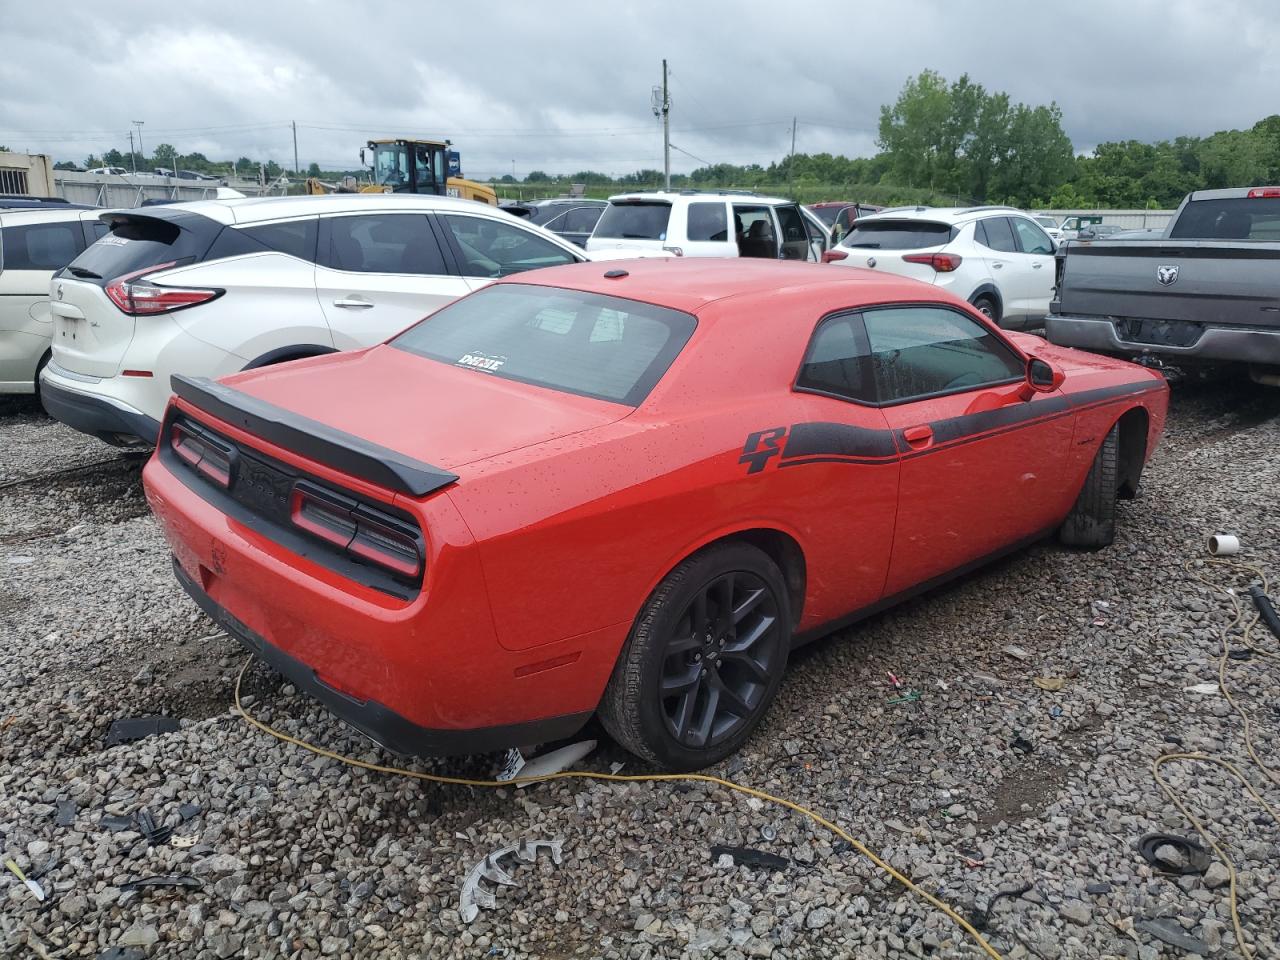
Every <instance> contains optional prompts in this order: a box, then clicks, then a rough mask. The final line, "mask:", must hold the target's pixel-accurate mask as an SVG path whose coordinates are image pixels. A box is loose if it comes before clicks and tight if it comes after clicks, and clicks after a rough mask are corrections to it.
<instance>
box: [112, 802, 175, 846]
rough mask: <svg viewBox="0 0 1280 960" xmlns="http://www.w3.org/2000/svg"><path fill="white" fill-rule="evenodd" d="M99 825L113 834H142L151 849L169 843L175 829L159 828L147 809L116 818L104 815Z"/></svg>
mask: <svg viewBox="0 0 1280 960" xmlns="http://www.w3.org/2000/svg"><path fill="white" fill-rule="evenodd" d="M98 825H99V826H100V827H102V828H103V829H104V830H109V831H111V832H112V833H121V832H122V831H125V830H131V831H133V832H134V833H140V834H142V838H143V839H144V840H146V841H147V845H148V846H151V847H154V846H158V845H159V844H162V843H168V842H169V838H170V837H172V836H173V827H165V826H157V825H156V822H155V818H153V817H152V816H151V811H149V810H145V809H143V810H135V811H134V812H133V813H131V814H130V815H129V816H114V815H112V814H109V813H104V814H103V815H102V816H101V817H100V818H99V819H98Z"/></svg>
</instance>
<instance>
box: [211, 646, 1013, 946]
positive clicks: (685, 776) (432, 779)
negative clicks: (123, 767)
mask: <svg viewBox="0 0 1280 960" xmlns="http://www.w3.org/2000/svg"><path fill="white" fill-rule="evenodd" d="M251 663H253V657H249V658H248V659H247V660H246V661H245V662H244V666H242V667H241V668H240V672H239V674H237V675H236V690H235V693H236V709H237V710H239V711H240V715H241V716H242V717H244V718H245V720H247V721H248V722H249V723H250V724H251V725H252V726H254V727H257V728H258V729H259V730H261V731H262V732H263V733H266V734H269V735H270V736H273V737H275V738H276V739H277V740H282V741H284V742H285V743H291V744H293V745H294V746H295V747H301V748H302V749H304V750H310V751H311V752H312V753H314V754H317V755H318V756H321V757H328V758H329V759H330V760H337V761H338V762H339V763H345V764H347V765H348V766H351V767H359V768H360V769H362V770H371V771H373V772H374V773H389V774H394V775H398V776H404V777H413V778H414V779H415V780H426V781H428V782H429V783H442V784H450V785H452V786H458V787H488V788H493V789H501V788H504V787H514V786H515V785H516V784H519V783H541V782H544V781H548V780H604V781H608V782H611V783H675V782H683V783H710V784H714V785H715V786H718V787H723V788H724V789H726V790H730V791H732V792H734V793H740V794H743V795H745V796H748V797H756V798H757V799H759V800H764V801H766V802H767V803H776V804H777V805H778V806H780V807H786V808H787V809H788V810H794V811H795V812H796V813H798V814H800V815H801V816H805V817H808V818H809V819H810V820H812V821H813V822H814V823H816V824H817V825H818V826H820V827H823V828H824V829H826V830H829V831H831V832H832V833H834V834H835V835H836V836H837V837H839V838H840V839H841V840H844V841H845V842H846V843H848V844H849V845H850V846H852V847H853V848H854V849H855V850H857V851H858V852H859V853H861V854H862V855H863V856H864V857H866V858H867V859H868V860H870V861H871V862H872V863H874V864H875V865H876V866H877V867H879V868H880V869H881V870H883V871H884V872H885V873H887V874H888V875H889V876H891V877H893V879H895V880H897V881H898V882H899V883H900V884H902V885H903V886H904V887H906V888H907V889H908V890H909V891H911V892H912V893H914V894H915V895H916V896H918V897H920V898H921V899H922V900H925V901H926V902H928V903H931V904H933V905H934V906H935V907H937V908H938V909H939V910H941V911H942V912H943V913H945V914H946V915H947V916H948V917H950V918H951V919H952V920H954V921H955V922H956V923H957V924H958V925H959V926H960V927H961V929H963V930H964V932H965V933H967V934H968V935H969V936H970V937H972V938H973V939H974V941H975V942H976V943H977V944H978V946H979V947H981V948H982V949H983V951H984V952H985V953H986V954H987V956H989V957H991V958H993V960H1003V957H1002V956H1001V955H1000V954H999V953H997V952H996V951H995V949H994V948H993V947H992V946H991V944H989V943H987V941H986V939H985V938H984V937H983V936H982V934H980V933H979V932H978V931H977V930H976V929H975V928H974V926H973V924H971V923H969V921H968V920H966V919H965V918H964V917H962V916H960V914H958V913H956V911H955V910H953V909H952V908H951V907H949V906H947V904H945V903H943V902H942V901H941V900H939V899H938V898H937V897H935V896H934V895H933V894H931V893H929V892H928V891H926V890H922V889H921V888H920V887H918V886H916V884H914V883H912V882H911V880H909V879H908V878H907V877H905V876H903V875H902V874H901V873H899V872H898V871H897V870H895V869H894V868H893V867H891V866H889V864H887V863H885V862H884V861H883V860H882V859H880V857H878V856H876V855H875V854H874V853H872V852H871V850H870V849H868V848H867V846H866V845H865V844H863V843H861V842H860V841H859V840H858V839H857V838H855V837H854V836H852V835H851V834H849V833H847V832H846V831H845V830H842V829H841V828H840V827H838V826H836V825H835V824H834V823H832V822H831V821H830V820H828V819H827V818H826V817H824V816H822V814H820V813H815V812H814V811H813V810H810V809H809V808H808V807H805V806H801V805H800V804H798V803H795V802H794V801H791V800H786V799H784V798H782V797H777V796H774V795H773V794H771V793H765V792H764V791H763V790H757V789H755V788H754V787H748V786H744V785H743V784H740V783H734V782H733V781H732V780H725V779H723V778H721V777H713V776H710V775H708V774H705V773H642V774H624V773H591V772H587V771H576V770H565V771H562V772H560V773H551V774H548V775H546V776H544V777H515V778H514V779H512V780H506V781H503V780H471V779H469V778H466V777H446V776H441V775H439V774H434V773H421V772H419V771H417V770H405V769H404V768H402V767H385V766H382V765H380V764H376V763H369V762H367V761H365V760H357V759H355V758H354V757H347V756H343V755H342V754H340V753H335V752H334V751H332V750H326V749H325V748H324V747H320V746H316V745H315V744H314V743H308V742H307V741H306V740H300V739H298V738H297V737H293V736H290V735H289V734H287V733H284V732H282V731H280V730H276V729H275V728H274V727H270V726H268V725H267V724H265V723H263V722H262V721H261V720H259V719H257V718H256V717H253V716H250V715H249V712H248V711H247V710H245V708H244V705H243V704H241V702H240V681H241V679H242V678H243V677H244V672H245V670H246V669H247V668H248V666H249V664H251Z"/></svg>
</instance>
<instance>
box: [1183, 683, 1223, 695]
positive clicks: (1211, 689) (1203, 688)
mask: <svg viewBox="0 0 1280 960" xmlns="http://www.w3.org/2000/svg"><path fill="white" fill-rule="evenodd" d="M1182 692H1183V693H1206V694H1207V693H1217V692H1218V685H1217V684H1216V683H1197V684H1195V685H1193V686H1190V687H1183V688H1182Z"/></svg>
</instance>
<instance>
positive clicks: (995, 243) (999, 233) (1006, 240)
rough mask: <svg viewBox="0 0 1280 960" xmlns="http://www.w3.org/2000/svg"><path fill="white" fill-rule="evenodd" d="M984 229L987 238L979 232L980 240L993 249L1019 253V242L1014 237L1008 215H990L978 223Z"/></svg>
mask: <svg viewBox="0 0 1280 960" xmlns="http://www.w3.org/2000/svg"><path fill="white" fill-rule="evenodd" d="M978 226H979V227H981V228H982V229H983V231H984V234H985V236H986V239H985V240H984V239H982V236H983V235H982V234H978V235H977V236H978V242H979V243H981V244H983V245H984V246H986V247H990V248H991V249H992V250H999V251H1000V252H1001V253H1017V252H1018V244H1017V242H1016V241H1015V240H1014V239H1013V230H1012V228H1010V226H1009V218H1008V217H988V218H987V219H986V220H981V221H979V223H978Z"/></svg>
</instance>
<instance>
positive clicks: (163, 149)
mask: <svg viewBox="0 0 1280 960" xmlns="http://www.w3.org/2000/svg"><path fill="white" fill-rule="evenodd" d="M154 156H155V161H156V166H157V167H165V168H166V169H168V170H177V169H178V151H177V150H175V149H174V148H173V144H170V143H162V144H160V146H158V147H156V152H155V154H154Z"/></svg>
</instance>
